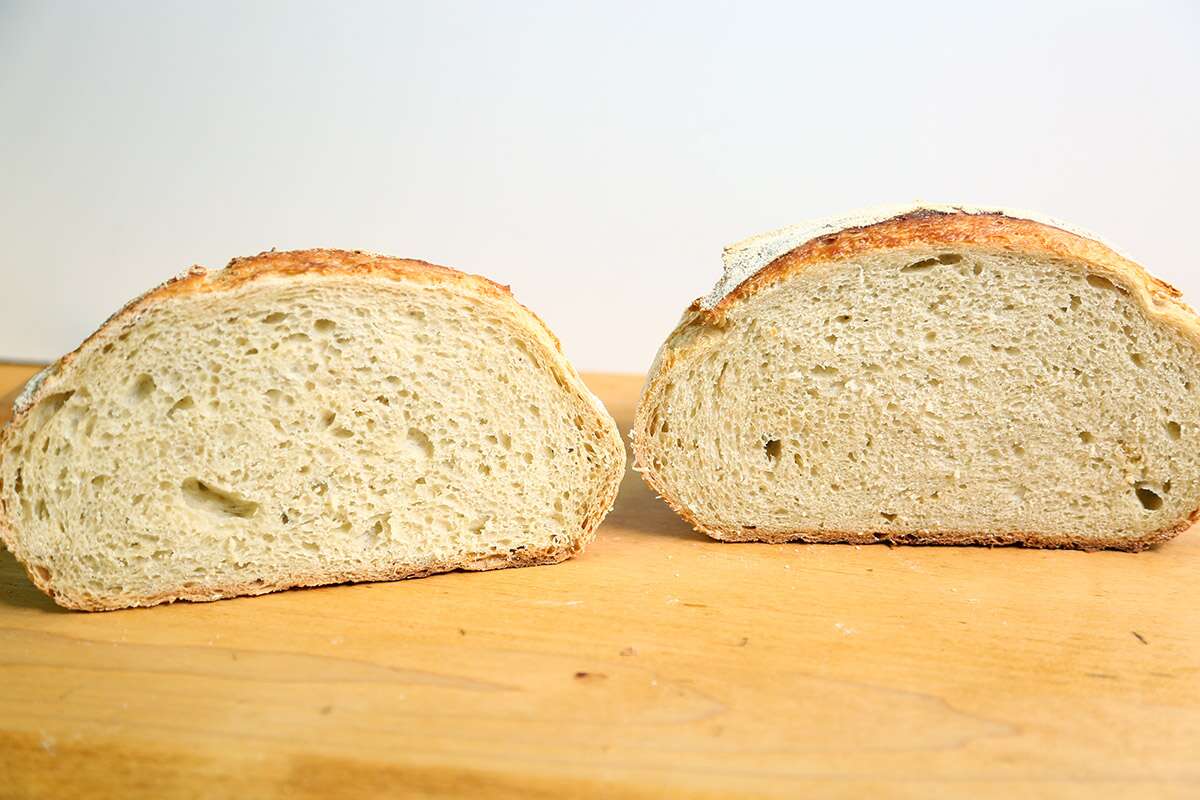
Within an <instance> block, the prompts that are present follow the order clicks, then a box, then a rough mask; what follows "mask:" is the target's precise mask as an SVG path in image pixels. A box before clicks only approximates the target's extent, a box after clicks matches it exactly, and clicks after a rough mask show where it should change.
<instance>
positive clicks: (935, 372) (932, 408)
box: [632, 206, 1200, 550]
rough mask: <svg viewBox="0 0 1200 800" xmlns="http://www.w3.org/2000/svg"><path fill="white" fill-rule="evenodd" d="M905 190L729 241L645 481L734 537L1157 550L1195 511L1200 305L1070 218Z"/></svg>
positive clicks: (656, 387)
mask: <svg viewBox="0 0 1200 800" xmlns="http://www.w3.org/2000/svg"><path fill="white" fill-rule="evenodd" d="M1028 216H1030V215H1021V214H1019V213H1017V212H1002V211H998V210H989V209H980V208H966V207H946V206H937V207H925V206H920V207H910V208H901V209H892V210H888V211H885V212H869V213H866V214H859V215H852V216H850V217H848V218H842V219H839V220H835V221H832V222H830V221H826V222H817V223H810V224H806V225H802V226H798V227H796V228H792V229H785V230H783V231H777V232H775V233H773V234H769V235H767V236H765V237H755V238H754V239H750V240H747V241H746V242H743V243H741V244H739V245H735V246H733V247H731V248H729V249H728V250H727V251H726V265H727V271H726V275H725V276H724V277H723V278H722V280H721V281H720V282H719V283H718V284H717V287H716V288H715V289H714V290H713V292H712V293H711V294H709V295H708V296H707V297H705V298H702V299H701V300H698V301H696V303H694V304H693V305H692V307H691V308H690V309H688V311H687V312H686V313H685V314H684V317H683V319H682V321H681V322H680V324H679V326H678V327H677V328H676V329H675V331H674V332H673V333H672V334H671V335H670V337H669V338H668V339H667V341H666V342H665V344H664V345H663V346H662V348H661V350H660V351H659V354H658V357H657V359H656V360H655V364H654V366H653V367H652V369H651V372H650V375H649V376H648V378H647V382H646V386H645V389H644V391H643V395H642V398H641V401H640V404H639V407H638V411H637V416H636V420H635V424H634V430H633V432H632V438H633V449H634V453H635V458H636V463H637V467H638V469H639V470H640V471H641V472H642V474H643V476H644V478H645V479H646V481H647V482H648V483H649V484H650V486H651V487H653V488H654V489H655V490H657V491H658V492H659V493H660V494H661V495H662V496H663V498H664V499H665V500H666V501H667V502H668V503H669V504H670V505H671V507H672V508H674V509H675V510H676V511H677V512H679V513H680V514H681V515H682V516H683V517H684V518H685V519H686V520H687V521H689V522H690V523H692V524H693V525H694V526H695V527H696V528H697V529H698V530H701V531H704V532H705V533H707V534H709V535H711V536H713V537H715V538H718V539H724V540H731V541H771V542H782V541H813V542H856V543H862V542H873V541H892V542H906V543H946V544H971V543H974V544H1006V543H1019V544H1026V545H1034V546H1044V547H1073V548H1082V549H1100V548H1115V549H1122V550H1139V549H1143V548H1145V547H1147V546H1149V545H1151V544H1153V543H1155V542H1159V541H1163V540H1165V539H1167V538H1170V537H1171V536H1173V535H1175V534H1176V533H1178V532H1179V531H1181V530H1183V529H1184V528H1186V527H1187V526H1188V525H1189V524H1190V523H1191V522H1192V521H1193V520H1194V519H1195V518H1196V516H1197V509H1198V508H1200V395H1198V394H1197V392H1198V391H1200V325H1198V322H1197V318H1196V316H1195V314H1194V313H1193V312H1192V311H1191V310H1190V309H1189V308H1188V307H1187V306H1185V305H1184V304H1183V303H1182V302H1180V300H1179V293H1178V291H1176V290H1175V289H1173V288H1172V287H1170V286H1168V285H1167V284H1165V283H1162V282H1161V281H1158V280H1156V279H1154V278H1152V277H1150V276H1149V275H1148V274H1146V272H1145V271H1144V270H1143V269H1142V268H1141V267H1139V266H1138V265H1137V264H1135V263H1133V262H1132V261H1130V260H1129V259H1127V258H1125V257H1124V256H1121V255H1120V254H1118V253H1117V252H1116V251H1114V250H1113V249H1111V248H1110V247H1108V246H1106V245H1103V244H1101V243H1099V242H1098V241H1096V240H1095V239H1094V238H1092V237H1090V236H1088V235H1085V234H1083V233H1082V232H1079V231H1076V230H1075V229H1073V228H1070V226H1066V225H1063V224H1062V223H1057V222H1051V221H1036V220H1032V219H1028V218H1027V217H1028Z"/></svg>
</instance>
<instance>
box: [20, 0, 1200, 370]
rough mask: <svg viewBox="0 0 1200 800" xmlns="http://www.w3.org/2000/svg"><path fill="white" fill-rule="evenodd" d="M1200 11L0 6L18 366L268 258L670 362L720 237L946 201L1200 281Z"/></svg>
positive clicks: (587, 352)
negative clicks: (503, 300)
mask: <svg viewBox="0 0 1200 800" xmlns="http://www.w3.org/2000/svg"><path fill="white" fill-rule="evenodd" d="M1198 42H1200V4H1197V3H1194V2H1178V3H1152V4H1151V3H1128V4H1104V3H1100V4H1098V3H1062V4H1055V3H1049V2H1045V0H1042V1H1041V2H1032V3H1022V2H1008V3H1004V4H996V3H987V4H983V3H979V4H976V3H922V2H917V3H878V4H875V3H846V2H839V3H823V4H816V5H811V6H805V5H802V4H782V3H781V4H757V3H747V2H736V3H707V4H703V3H702V4H697V3H649V4H643V3H628V4H625V3H618V2H602V3H587V4H579V3H537V4H535V3H500V2H496V3H462V2H453V3H447V2H436V3H400V4H393V3H378V4H375V3H350V4H334V3H322V4H313V3H289V4H270V3H212V2H206V3H199V2H197V3H154V2H143V3H113V2H103V3H101V2H88V3H84V2H79V3H58V2H50V3H44V2H36V3H13V2H5V1H4V0H0V169H2V173H0V242H2V250H0V252H2V253H3V255H2V258H3V262H2V264H3V267H2V268H3V279H4V283H3V288H0V357H8V358H19V359H46V358H50V357H54V356H57V355H59V354H60V353H62V352H63V351H65V350H68V349H71V348H73V347H74V346H75V345H76V344H77V343H78V342H79V341H80V340H81V339H82V338H83V337H84V336H85V335H87V334H88V333H89V332H90V331H91V330H92V329H94V328H95V327H96V326H97V325H98V324H99V323H100V322H101V321H102V320H103V319H104V318H105V317H106V316H107V315H108V314H109V313H110V312H111V311H113V310H114V309H116V308H117V307H118V306H119V305H121V304H122V303H123V302H125V301H126V300H128V299H129V298H130V297H132V296H133V295H135V294H137V293H139V292H140V291H142V290H143V289H145V288H147V287H149V286H150V285H153V284H155V283H157V282H159V281H161V280H163V279H164V278H166V277H168V276H170V275H172V274H174V273H176V272H178V271H180V270H181V269H182V268H184V267H186V266H188V265H189V264H193V263H200V264H204V265H206V266H213V267H216V266H222V265H223V264H224V263H225V262H226V261H227V260H228V259H229V258H230V257H232V256H236V255H243V254H250V253H256V252H259V251H261V250H265V249H269V248H271V247H277V248H298V247H313V246H325V247H345V248H362V249H369V250H375V251H379V252H383V253H390V254H394V255H401V256H411V257H416V258H423V259H426V260H429V261H434V262H438V263H442V264H448V265H451V266H455V267H458V268H460V269H464V270H468V271H471V272H479V273H482V274H485V275H488V276H489V277H492V278H494V279H496V280H498V281H500V282H502V283H508V284H511V285H512V287H513V291H514V292H515V293H516V296H517V298H518V299H520V300H521V301H522V302H524V303H525V304H526V305H528V306H530V307H531V308H533V309H534V310H535V311H536V312H537V313H538V314H540V315H541V316H542V317H543V318H544V319H546V321H547V322H548V323H549V324H550V326H551V327H552V328H553V329H554V330H555V331H556V332H557V333H558V334H559V336H560V337H561V339H562V340H563V342H564V345H565V348H566V350H567V353H568V355H569V356H570V357H572V359H573V360H574V361H575V362H576V364H577V365H578V366H579V367H580V368H583V369H595V370H600V369H602V370H621V371H630V372H640V371H642V370H644V369H645V368H646V367H647V365H648V364H649V361H650V359H651V357H652V356H653V353H654V351H655V349H656V348H657V346H658V344H659V342H660V341H661V340H662V338H663V337H664V336H665V334H666V333H667V332H668V330H669V329H670V328H671V326H672V324H673V323H674V322H675V320H676V318H677V317H678V315H679V312H680V311H681V310H682V309H683V308H684V306H686V305H687V304H688V303H689V302H690V301H691V300H692V299H693V298H695V297H696V296H698V295H700V294H702V293H703V292H705V291H706V290H707V289H708V288H709V286H710V285H711V283H712V282H713V281H714V280H715V279H716V277H717V275H718V272H719V269H720V251H721V247H722V245H724V244H726V243H729V242H731V241H734V240H737V239H740V238H743V237H745V236H747V235H750V234H754V233H757V232H760V231H764V230H768V229H771V228H775V227H779V226H781V225H785V224H788V223H791V222H795V221H798V220H801V219H804V218H806V217H810V216H815V215H826V214H833V213H839V212H844V211H848V210H851V209H854V208H856V207H859V206H864V205H875V204H880V203H894V202H902V201H907V200H913V199H917V198H922V199H926V200H937V201H949V202H973V203H983V204H990V203H998V204H1005V205H1011V206H1016V207H1019V208H1029V209H1034V210H1040V211H1042V212H1045V213H1048V214H1051V215H1053V216H1057V217H1060V218H1062V219H1065V220H1068V221H1071V222H1074V223H1076V224H1078V225H1081V226H1083V227H1086V228H1089V229H1092V230H1095V231H1098V232H1101V233H1103V234H1105V235H1106V236H1107V238H1109V239H1111V240H1112V241H1113V242H1115V243H1116V244H1118V245H1119V246H1121V247H1122V248H1123V249H1124V250H1126V251H1128V252H1129V253H1131V254H1132V255H1134V256H1135V257H1137V258H1139V260H1141V261H1142V262H1143V263H1144V264H1145V265H1146V266H1147V267H1148V268H1150V269H1151V271H1153V272H1155V273H1156V274H1158V275H1159V276H1160V277H1163V278H1165V279H1167V280H1169V281H1171V282H1172V283H1175V284H1177V285H1179V286H1180V287H1181V288H1183V289H1184V290H1185V293H1187V294H1189V295H1191V299H1192V300H1193V301H1197V300H1200V270H1198V268H1197V263H1196V261H1197V257H1196V255H1195V251H1196V245H1195V237H1196V235H1197V233H1198V223H1197V211H1198V210H1200V209H1198V208H1197V197H1198V196H1200V195H1198V192H1197V186H1200V157H1198V155H1197V141H1198V140H1200V91H1198V89H1197V87H1198V86H1200V45H1198V44H1197V43H1198Z"/></svg>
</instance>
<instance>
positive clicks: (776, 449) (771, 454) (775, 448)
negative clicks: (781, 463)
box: [763, 439, 783, 464]
mask: <svg viewBox="0 0 1200 800" xmlns="http://www.w3.org/2000/svg"><path fill="white" fill-rule="evenodd" d="M763 450H765V451H766V453H767V459H768V460H769V461H770V462H771V463H772V464H774V463H775V462H776V461H778V460H779V456H780V455H782V454H783V442H781V441H780V440H778V439H768V440H767V443H766V444H765V445H763Z"/></svg>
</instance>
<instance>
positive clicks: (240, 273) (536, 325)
mask: <svg viewBox="0 0 1200 800" xmlns="http://www.w3.org/2000/svg"><path fill="white" fill-rule="evenodd" d="M314 274H315V275H331V276H340V277H356V276H357V277H362V278H368V279H371V278H376V279H377V278H382V279H390V280H396V281H416V282H420V283H428V284H443V285H447V286H453V287H455V288H457V289H459V290H463V291H466V292H468V293H472V294H475V295H477V296H479V297H482V298H492V299H498V300H501V301H503V302H505V303H509V304H511V305H512V306H513V307H514V308H515V309H516V312H517V315H518V320H519V321H520V322H522V323H524V324H525V325H527V326H528V328H529V330H530V331H531V332H533V334H534V335H535V336H536V337H537V338H538V339H539V340H540V341H541V343H542V344H543V346H544V347H545V349H546V352H547V355H548V356H549V358H548V359H547V364H548V365H549V366H550V367H551V368H552V369H554V370H555V371H556V373H557V374H558V375H559V376H560V377H561V379H562V382H563V384H564V385H565V386H570V387H571V388H572V389H574V390H575V393H576V394H577V395H578V396H579V398H580V399H581V401H582V402H584V403H586V404H588V405H589V406H590V407H591V408H592V410H593V411H595V412H596V413H597V415H598V416H599V417H600V418H601V419H608V420H609V424H608V426H607V427H608V428H610V429H611V435H610V436H609V437H608V438H609V445H610V446H611V447H612V449H613V452H614V453H618V452H619V454H620V455H619V457H618V459H617V461H618V462H619V463H618V464H617V465H616V466H615V467H614V470H613V474H612V475H608V476H605V481H606V483H605V492H604V493H603V494H602V495H601V496H600V497H599V498H598V503H597V508H596V509H594V510H593V512H592V513H590V514H589V515H588V517H587V518H586V519H585V525H584V528H583V530H581V531H580V534H579V536H578V537H577V538H576V539H574V540H573V541H571V542H568V543H566V544H564V545H563V546H562V547H554V548H546V549H543V550H538V551H528V550H523V551H517V552H512V553H507V554H497V555H493V556H488V557H480V558H474V559H471V560H464V561H462V562H453V563H451V562H437V563H429V564H425V565H420V566H410V567H404V568H398V569H394V570H383V571H368V572H361V573H352V572H346V573H336V574H331V575H327V576H324V577H322V576H318V575H310V576H289V577H288V578H287V579H284V580H280V581H277V582H274V583H262V584H257V583H252V584H237V585H228V586H215V587H196V588H192V589H185V588H180V589H179V590H178V591H175V592H170V593H164V594H161V595H156V596H153V597H130V598H122V599H121V600H120V601H116V602H106V601H105V600H103V599H101V598H90V599H86V598H68V597H64V596H63V595H62V594H61V593H59V592H56V591H55V589H54V587H53V586H52V585H51V583H50V582H49V581H47V580H46V579H44V578H42V576H40V575H39V574H37V571H36V570H35V569H33V568H32V566H31V565H30V564H28V563H26V562H25V560H24V559H23V558H22V554H21V552H20V548H19V547H18V546H17V542H16V537H15V530H14V527H13V524H12V522H11V520H10V519H9V517H8V514H7V509H6V508H5V507H4V500H3V497H2V496H0V542H2V543H3V544H4V545H5V547H6V548H7V549H8V550H9V551H10V552H12V553H13V554H14V556H16V557H17V559H18V560H19V561H20V562H21V563H22V566H23V567H24V568H25V571H26V573H27V574H28V575H29V578H30V580H31V581H32V582H33V583H34V584H35V585H36V586H37V587H38V588H39V589H40V590H42V591H43V592H45V593H46V594H48V595H49V596H50V597H52V598H53V599H54V601H55V602H56V603H58V604H59V605H62V606H64V607H67V608H75V609H79V610H86V611H98V610H111V609H117V608H127V607H130V606H151V605H157V604H159V603H164V602H171V601H174V600H193V601H207V600H217V599H221V598H225V597H234V596H238V595H248V594H255V595H257V594H265V593H268V592H274V591H279V590H282V589H287V588H292V587H299V586H316V585H326V584H333V583H345V582H357V581H382V580H398V579H403V578H415V577H423V576H426V575H431V574H434V573H439V572H450V571H453V570H459V569H461V570H481V569H500V568H504V567H521V566H531V565H536V564H551V563H556V562H559V561H563V560H565V559H567V558H570V557H571V556H573V555H575V554H577V553H579V552H581V551H582V550H583V548H584V547H586V545H587V544H588V543H589V542H590V541H591V540H592V539H593V538H594V537H595V529H596V527H597V526H598V525H599V524H600V522H601V521H602V520H603V519H604V517H605V515H607V513H608V512H609V511H610V510H611V509H612V506H613V503H614V502H615V501H616V494H617V489H618V487H619V485H620V477H621V475H623V474H624V469H625V446H624V443H623V442H622V441H621V436H620V432H619V431H617V429H616V426H615V423H612V421H611V417H609V416H608V412H607V410H606V409H605V408H604V406H603V404H602V403H601V402H600V401H599V400H598V399H597V398H596V397H595V395H593V394H592V393H591V391H590V390H589V389H588V388H587V386H586V385H585V384H584V382H583V379H582V378H580V377H579V373H578V372H576V371H575V368H574V367H573V366H572V365H571V363H570V362H569V361H568V360H567V359H566V356H565V355H564V354H563V352H562V345H561V343H560V342H559V340H558V337H556V336H555V335H554V334H553V332H551V331H550V329H549V328H548V327H547V326H546V324H545V323H544V322H543V321H542V320H541V318H539V317H538V316H537V315H536V314H534V313H533V312H532V311H530V310H529V309H528V308H526V307H525V306H523V305H521V304H520V303H519V302H517V300H516V299H515V298H514V297H513V296H512V292H511V291H510V290H509V287H507V286H504V285H501V284H499V283H496V282H494V281H491V280H489V279H487V278H484V277H482V276H479V275H471V274H468V273H464V272H460V271H458V270H455V269H451V268H449V267H443V266H439V265H437V264H430V263H428V262H425V261H418V260H413V259H402V258H392V257H390V256H382V255H377V254H374V253H367V252H364V251H360V250H354V251H348V250H329V249H315V250H296V251H286V252H277V251H274V250H272V251H268V252H265V253H260V254H258V255H256V256H249V257H246V258H235V259H233V260H232V261H230V262H229V265H228V266H227V267H226V268H225V269H223V270H218V271H215V272H210V271H209V270H207V269H205V268H203V267H199V266H194V267H192V268H191V269H189V270H188V271H187V272H185V273H183V274H181V275H179V276H177V277H175V278H172V279H170V280H168V281H166V282H165V283H163V284H161V285H159V286H157V287H155V288H154V289H151V290H150V291H148V292H146V293H144V294H142V295H140V296H139V297H137V298H135V299H133V300H131V301H130V302H129V303H127V304H126V305H125V306H124V307H122V308H121V309H120V310H119V311H117V312H116V313H115V314H113V315H112V316H111V317H109V318H108V319H107V320H106V321H105V322H104V324H102V325H101V326H100V327H99V328H98V329H97V330H96V331H95V332H94V333H93V334H92V335H91V336H89V337H88V338H87V339H85V340H84V341H83V342H82V343H81V344H80V345H79V347H77V348H76V349H75V350H73V351H71V352H70V353H67V354H66V355H64V356H63V357H62V358H60V359H58V361H56V362H55V363H54V364H52V365H51V366H50V367H48V368H47V369H46V370H45V372H44V378H43V379H40V381H39V383H38V384H37V386H36V388H35V389H34V391H33V392H32V393H31V394H29V395H28V396H25V397H23V398H21V399H20V400H18V403H17V405H14V408H13V416H12V419H11V420H9V422H8V424H7V425H6V426H5V427H4V428H3V429H0V453H3V452H4V450H5V445H6V443H7V440H8V437H9V436H11V435H13V434H14V432H15V431H16V430H18V429H19V427H20V426H21V423H22V422H23V420H24V419H25V418H26V416H27V415H28V414H29V412H30V411H31V410H32V409H33V408H34V407H35V406H36V405H37V403H38V402H39V401H40V400H41V399H42V398H44V397H47V396H50V395H52V394H54V393H55V392H56V391H58V385H59V380H60V379H61V377H62V376H63V374H64V370H65V369H66V368H67V367H68V366H69V365H70V364H71V362H73V361H74V360H75V359H76V358H78V357H79V355H80V354H81V353H82V352H84V351H85V350H86V349H88V348H90V347H96V346H100V344H101V343H102V342H104V341H106V340H107V339H108V338H111V337H116V336H118V335H119V334H120V333H121V332H122V331H123V330H124V329H125V328H126V327H128V326H130V325H132V324H134V323H135V322H136V320H137V318H138V316H139V315H140V314H141V313H142V312H143V311H144V310H146V309H147V308H150V307H153V306H155V305H157V304H159V303H162V302H164V301H166V300H169V299H171V298H173V297H180V296H185V295H189V294H198V293H207V292H226V291H234V290H237V289H239V288H241V287H243V286H245V285H247V284H250V283H252V282H254V281H258V280H264V279H270V278H295V277H297V276H301V275H314ZM34 380H39V379H38V378H35V379H34Z"/></svg>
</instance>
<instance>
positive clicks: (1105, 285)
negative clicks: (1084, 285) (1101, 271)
mask: <svg viewBox="0 0 1200 800" xmlns="http://www.w3.org/2000/svg"><path fill="white" fill-rule="evenodd" d="M1087 282H1088V286H1091V287H1093V288H1095V289H1104V290H1106V291H1109V292H1116V293H1117V294H1129V292H1128V291H1126V290H1125V287H1124V286H1118V285H1117V284H1115V283H1113V282H1112V281H1110V280H1109V279H1108V278H1101V277H1100V276H1099V275H1092V274H1089V275H1088V276H1087Z"/></svg>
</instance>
